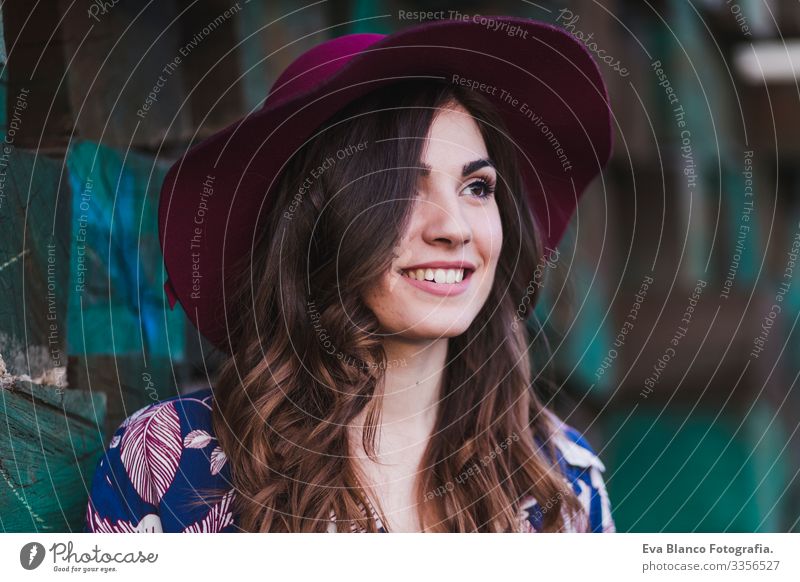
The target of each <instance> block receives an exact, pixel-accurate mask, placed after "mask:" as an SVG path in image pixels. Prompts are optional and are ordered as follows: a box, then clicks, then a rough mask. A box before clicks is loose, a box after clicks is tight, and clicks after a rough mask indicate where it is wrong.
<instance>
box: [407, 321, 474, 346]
mask: <svg viewBox="0 0 800 582" xmlns="http://www.w3.org/2000/svg"><path fill="white" fill-rule="evenodd" d="M468 328H469V322H462V321H460V320H457V319H454V318H450V319H444V318H441V321H440V318H439V317H438V316H437V318H436V321H431V320H430V319H426V320H420V321H409V322H408V323H407V325H405V326H402V330H403V331H399V332H398V335H401V336H403V337H405V338H408V339H420V340H435V339H440V338H450V337H458V336H460V335H461V334H462V333H464V332H465V331H467V329H468Z"/></svg>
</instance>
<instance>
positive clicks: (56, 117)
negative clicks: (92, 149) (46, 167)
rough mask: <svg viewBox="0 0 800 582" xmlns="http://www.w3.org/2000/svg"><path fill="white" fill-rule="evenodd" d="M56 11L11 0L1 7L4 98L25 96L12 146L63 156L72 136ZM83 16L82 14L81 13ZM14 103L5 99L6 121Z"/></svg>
mask: <svg viewBox="0 0 800 582" xmlns="http://www.w3.org/2000/svg"><path fill="white" fill-rule="evenodd" d="M60 17H61V14H60V11H59V10H56V9H54V3H53V2H35V3H33V4H31V3H30V2H27V1H26V0H9V1H8V2H4V3H3V25H4V28H5V31H4V32H5V41H6V48H7V51H8V55H9V59H8V94H9V95H10V96H16V95H19V94H21V93H23V92H25V91H27V92H28V93H29V99H28V107H27V109H26V111H25V115H24V123H22V124H21V125H20V128H19V130H18V131H17V133H16V135H15V138H14V145H15V146H16V147H20V148H29V149H33V150H36V151H38V152H40V153H41V152H48V153H56V154H63V151H64V149H65V148H66V145H67V142H68V140H69V136H70V135H71V134H72V128H73V121H72V112H71V108H70V103H69V96H68V94H67V87H66V84H65V83H59V82H58V81H59V80H60V79H62V78H63V76H64V74H65V71H66V62H67V61H66V58H65V55H64V44H63V36H62V31H61V30H60V29H58V21H59V18H60ZM84 17H85V14H84ZM13 103H14V98H13V97H12V98H10V99H8V107H9V109H8V114H7V115H8V117H9V120H10V118H11V108H12V107H13Z"/></svg>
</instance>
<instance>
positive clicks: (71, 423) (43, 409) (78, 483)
mask: <svg viewBox="0 0 800 582" xmlns="http://www.w3.org/2000/svg"><path fill="white" fill-rule="evenodd" d="M105 411H106V395H105V394H104V393H102V392H94V393H89V392H85V391H78V390H61V389H58V388H56V387H53V386H41V385H37V384H32V383H30V382H24V381H17V382H16V383H14V384H12V385H11V386H10V387H7V388H2V389H0V530H2V531H5V532H34V531H35V532H67V531H81V530H82V527H83V518H84V515H85V511H86V503H87V499H88V495H89V488H90V486H91V479H92V475H93V473H94V469H95V466H96V464H97V461H98V459H99V458H100V456H101V455H102V453H103V450H104V437H103V434H102V431H101V430H100V429H99V428H98V427H101V426H102V425H103V421H104V418H105Z"/></svg>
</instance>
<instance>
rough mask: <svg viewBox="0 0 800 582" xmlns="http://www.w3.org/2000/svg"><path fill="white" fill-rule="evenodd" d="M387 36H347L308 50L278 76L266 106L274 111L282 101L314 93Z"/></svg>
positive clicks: (363, 34)
mask: <svg viewBox="0 0 800 582" xmlns="http://www.w3.org/2000/svg"><path fill="white" fill-rule="evenodd" d="M385 36H386V35H384V34H375V33H357V34H346V35H344V36H339V37H336V38H332V39H330V40H327V41H325V42H323V43H321V44H318V45H316V46H314V47H312V48H310V49H308V50H307V51H306V52H304V53H302V54H301V55H300V56H298V57H297V58H296V59H294V60H293V61H292V62H291V63H290V64H289V66H288V67H286V68H285V69H284V71H283V72H282V73H281V74H280V75H279V76H278V78H277V80H276V81H275V83H274V84H273V85H272V88H271V89H270V92H269V96H268V97H267V100H266V102H265V104H264V106H267V105H269V106H273V107H274V106H275V104H276V103H278V102H280V101H284V100H286V99H290V98H292V97H295V96H297V95H299V94H301V93H305V92H308V91H311V90H312V89H314V87H316V86H317V85H319V84H320V83H321V82H323V81H324V80H325V79H328V78H329V77H331V76H333V75H334V74H336V72H337V71H339V70H340V69H341V68H342V67H344V66H345V65H346V64H347V63H348V62H350V60H351V59H352V58H353V57H355V56H356V55H358V54H359V53H361V52H362V51H363V50H364V49H366V48H367V47H369V46H370V45H372V44H375V43H376V42H378V41H379V40H381V39H382V38H384V37H385Z"/></svg>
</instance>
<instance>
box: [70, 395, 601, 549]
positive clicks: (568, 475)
mask: <svg viewBox="0 0 800 582" xmlns="http://www.w3.org/2000/svg"><path fill="white" fill-rule="evenodd" d="M212 406H213V394H212V391H211V390H210V389H205V390H199V391H197V392H193V393H192V394H188V395H184V396H176V397H173V398H168V399H166V400H162V401H160V402H156V403H153V404H151V405H149V406H146V407H144V408H142V409H140V410H138V411H136V412H135V413H134V414H132V415H131V416H129V417H128V418H127V419H125V421H124V422H123V423H122V424H121V425H120V426H119V428H117V430H116V431H115V432H114V435H113V436H112V438H111V442H110V443H109V447H108V448H107V450H106V451H105V453H104V455H103V457H102V458H101V459H100V460H99V462H98V464H97V468H96V471H95V474H94V477H93V480H92V486H91V493H90V498H89V503H88V506H87V510H86V522H85V527H84V532H108V533H111V532H136V531H152V532H160V531H163V532H236V531H241V530H240V529H239V528H238V527H237V525H236V519H235V515H234V514H233V511H232V507H231V506H232V499H233V495H234V490H233V484H232V483H231V480H230V467H229V463H228V462H227V457H226V456H225V454H224V452H223V451H222V449H221V448H220V447H219V446H218V443H217V440H216V438H215V435H214V432H213V430H212V426H211V408H212ZM553 417H554V418H555V419H556V421H557V423H558V424H560V427H561V431H560V433H559V438H558V439H556V442H555V444H556V451H557V455H558V463H559V466H560V467H561V469H562V471H563V473H564V477H565V483H566V484H568V485H569V486H570V487H571V488H572V490H573V491H574V492H575V494H576V495H577V496H578V498H579V500H580V501H581V502H582V504H583V507H584V509H585V510H586V512H587V514H588V518H589V521H588V525H585V526H576V527H575V528H574V529H570V530H568V531H592V532H602V531H606V532H610V531H615V529H614V522H613V520H612V519H611V514H610V505H609V503H608V496H607V493H606V490H605V484H604V483H603V480H602V477H601V472H602V471H603V470H604V467H603V465H602V463H601V462H600V460H599V459H598V458H597V456H596V455H595V453H594V451H593V450H592V448H591V447H590V446H589V444H588V443H587V442H586V440H585V439H584V438H583V437H582V436H581V435H580V433H578V432H577V431H576V430H575V429H573V428H572V427H570V426H568V425H566V424H563V423H561V422H560V421H559V420H558V419H557V418H556V417H555V416H554V415H553ZM540 444H541V443H540ZM210 489H215V490H217V491H219V495H218V496H217V497H208V496H206V495H205V494H204V493H205V492H207V491H208V490H210ZM192 502H197V503H192ZM521 507H522V509H521V510H520V512H521V513H520V519H521V522H520V523H521V525H520V531H531V532H533V531H538V530H539V529H540V528H541V522H542V517H543V514H544V513H546V511H547V509H548V508H547V507H546V506H545V505H543V506H540V505H539V504H538V502H536V500H535V499H533V498H529V500H528V503H525V502H523V503H522V504H521ZM370 509H371V510H372V508H371V507H370ZM373 516H374V517H375V519H376V520H378V521H377V522H376V524H377V525H379V527H380V531H384V530H383V528H382V526H381V524H380V521H379V518H378V517H377V515H376V514H375V513H374V510H373Z"/></svg>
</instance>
